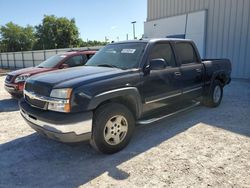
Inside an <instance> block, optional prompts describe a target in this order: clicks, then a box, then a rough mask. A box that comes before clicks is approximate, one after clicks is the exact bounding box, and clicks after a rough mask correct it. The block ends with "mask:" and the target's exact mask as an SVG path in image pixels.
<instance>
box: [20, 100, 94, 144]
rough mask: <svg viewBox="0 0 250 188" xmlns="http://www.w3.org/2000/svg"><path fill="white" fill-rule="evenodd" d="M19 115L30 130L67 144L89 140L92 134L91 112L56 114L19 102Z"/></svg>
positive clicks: (22, 101)
mask: <svg viewBox="0 0 250 188" xmlns="http://www.w3.org/2000/svg"><path fill="white" fill-rule="evenodd" d="M19 107H20V113H21V115H22V117H23V118H24V119H25V121H26V122H27V123H28V124H29V125H30V127H31V128H33V129H34V130H36V131H37V132H38V133H40V134H42V135H46V136H47V137H49V138H51V139H54V140H57V141H61V142H67V143H73V142H81V141H85V140H89V139H90V138H91V133H92V116H93V113H92V112H83V113H72V114H65V113H58V112H51V111H44V110H40V109H37V108H34V107H31V106H30V105H29V104H27V103H26V101H25V100H21V101H20V102H19Z"/></svg>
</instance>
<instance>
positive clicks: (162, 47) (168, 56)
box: [150, 43, 175, 67]
mask: <svg viewBox="0 0 250 188" xmlns="http://www.w3.org/2000/svg"><path fill="white" fill-rule="evenodd" d="M158 58H162V59H164V60H165V61H166V63H167V66H171V67H175V58H174V54H173V50H172V48H171V46H170V44H167V43H166V44H164V43H158V44H156V45H155V46H154V48H153V50H152V53H151V56H150V60H152V59H158Z"/></svg>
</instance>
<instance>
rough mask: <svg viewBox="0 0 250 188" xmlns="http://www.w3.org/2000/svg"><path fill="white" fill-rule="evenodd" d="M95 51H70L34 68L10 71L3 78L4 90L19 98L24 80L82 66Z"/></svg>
mask: <svg viewBox="0 0 250 188" xmlns="http://www.w3.org/2000/svg"><path fill="white" fill-rule="evenodd" d="M95 53H96V51H95V50H82V51H71V52H66V53H63V54H57V55H54V56H52V57H50V58H48V59H47V60H45V61H43V62H42V63H40V64H39V65H38V66H36V67H29V68H24V69H20V70H16V71H12V72H10V73H8V74H7V76H6V78H5V83H4V88H5V90H6V91H8V92H9V93H10V94H11V95H12V96H14V97H19V96H22V94H23V86H24V83H25V81H26V79H27V78H28V77H30V76H33V75H35V74H40V73H44V72H50V71H54V70H57V69H64V68H68V67H76V66H82V65H84V64H85V63H86V62H87V61H88V60H89V59H90V58H91V57H92V56H93V55H94V54H95Z"/></svg>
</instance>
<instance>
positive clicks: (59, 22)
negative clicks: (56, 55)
mask: <svg viewBox="0 0 250 188" xmlns="http://www.w3.org/2000/svg"><path fill="white" fill-rule="evenodd" d="M35 28H36V37H37V39H38V40H37V44H36V46H35V48H38V49H54V48H70V47H75V46H77V45H78V41H79V32H78V28H77V27H76V24H75V20H74V19H71V20H69V19H67V18H65V17H61V18H57V17H55V16H54V15H52V16H46V15H45V16H44V18H43V20H42V24H40V25H38V26H36V27H35Z"/></svg>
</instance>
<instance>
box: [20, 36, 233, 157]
mask: <svg viewBox="0 0 250 188" xmlns="http://www.w3.org/2000/svg"><path fill="white" fill-rule="evenodd" d="M230 75H231V63H230V61H229V60H227V59H206V60H201V58H200V55H199V53H198V51H197V48H196V46H195V44H194V42H192V41H190V40H178V39H148V40H146V39H145V40H144V39H143V40H135V41H125V42H118V43H112V44H109V45H107V46H106V47H104V48H103V49H101V50H100V51H99V52H98V53H97V54H96V55H95V56H93V57H92V59H90V60H89V61H88V62H87V64H86V66H84V67H77V68H71V69H65V70H58V71H53V72H50V73H47V74H40V75H37V76H33V77H31V78H29V79H28V80H27V81H26V84H25V89H24V99H23V100H21V101H20V103H19V105H20V112H21V115H22V116H23V118H24V119H25V120H26V121H27V123H28V124H29V125H30V126H31V127H32V128H33V129H35V130H36V131H37V132H39V133H41V134H43V135H46V136H47V137H49V138H52V139H55V140H58V141H62V142H81V141H84V140H90V143H91V144H92V146H94V148H96V149H97V150H98V151H100V152H103V153H109V154H110V153H115V152H118V151H120V150H121V149H123V148H124V147H125V146H126V145H127V144H128V143H129V140H130V139H131V137H132V134H133V132H134V128H135V125H137V124H146V123H152V122H154V121H157V120H160V119H162V118H164V117H166V116H167V114H166V113H167V112H168V110H167V109H168V108H172V106H173V104H180V103H185V102H186V101H192V100H196V101H197V100H199V101H201V102H202V104H204V105H206V106H209V107H217V106H218V105H219V104H220V103H221V100H222V96H223V87H224V86H225V85H226V84H229V83H230V80H231V78H230ZM171 105H172V106H171Z"/></svg>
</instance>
